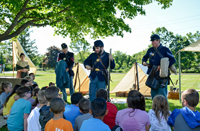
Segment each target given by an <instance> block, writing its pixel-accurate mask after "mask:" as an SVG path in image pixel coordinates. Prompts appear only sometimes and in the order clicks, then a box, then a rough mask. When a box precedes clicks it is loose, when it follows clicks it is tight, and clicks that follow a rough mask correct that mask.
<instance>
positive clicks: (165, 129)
mask: <svg viewBox="0 0 200 131" xmlns="http://www.w3.org/2000/svg"><path fill="white" fill-rule="evenodd" d="M170 113H171V112H170V111H169V105H168V102H167V99H166V98H165V97H164V96H163V95H157V96H155V97H154V98H153V104H152V109H150V110H149V113H148V114H149V118H150V122H151V127H150V131H155V130H159V131H171V128H170V126H169V125H168V124H167V120H168V117H169V115H170Z"/></svg>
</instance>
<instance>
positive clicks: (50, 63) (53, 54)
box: [43, 46, 61, 68]
mask: <svg viewBox="0 0 200 131" xmlns="http://www.w3.org/2000/svg"><path fill="white" fill-rule="evenodd" d="M47 51H48V52H47V53H46V54H45V56H46V57H45V58H44V59H43V64H44V67H45V68H55V67H56V62H57V57H58V53H60V52H61V50H60V49H59V48H58V47H56V46H51V47H49V48H47Z"/></svg>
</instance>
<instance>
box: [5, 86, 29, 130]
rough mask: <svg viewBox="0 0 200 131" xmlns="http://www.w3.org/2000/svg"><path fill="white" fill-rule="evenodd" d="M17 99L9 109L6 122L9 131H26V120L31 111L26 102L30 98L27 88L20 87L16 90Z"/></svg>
mask: <svg viewBox="0 0 200 131" xmlns="http://www.w3.org/2000/svg"><path fill="white" fill-rule="evenodd" d="M17 94H18V95H19V97H20V98H19V99H18V100H17V101H15V103H14V104H13V106H12V107H11V112H10V116H9V117H8V120H7V125H8V129H9V130H10V131H23V130H24V131H27V118H28V115H29V113H30V111H31V103H30V102H29V101H28V100H27V99H28V98H30V97H31V92H30V88H29V87H26V86H24V87H20V88H19V89H17Z"/></svg>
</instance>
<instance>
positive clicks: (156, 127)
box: [148, 109, 171, 131]
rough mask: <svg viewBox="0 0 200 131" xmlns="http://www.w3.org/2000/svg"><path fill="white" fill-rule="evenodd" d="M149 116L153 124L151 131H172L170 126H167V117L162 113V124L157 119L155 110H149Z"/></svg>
mask: <svg viewBox="0 0 200 131" xmlns="http://www.w3.org/2000/svg"><path fill="white" fill-rule="evenodd" d="M148 114H149V118H150V122H151V127H150V130H149V131H171V128H170V126H169V125H168V124H167V121H166V120H165V117H164V116H162V114H161V113H160V122H159V120H158V118H157V117H156V114H155V111H154V110H153V109H151V110H149V113H148ZM170 114H171V112H170Z"/></svg>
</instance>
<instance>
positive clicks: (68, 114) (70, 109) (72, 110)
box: [63, 93, 83, 128]
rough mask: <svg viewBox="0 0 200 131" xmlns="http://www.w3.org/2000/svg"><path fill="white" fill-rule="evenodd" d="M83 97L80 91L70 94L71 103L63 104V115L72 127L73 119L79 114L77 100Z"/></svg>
mask: <svg viewBox="0 0 200 131" xmlns="http://www.w3.org/2000/svg"><path fill="white" fill-rule="evenodd" d="M82 98H83V96H82V94H81V93H74V94H72V96H71V103H72V104H71V105H66V106H65V111H64V113H63V114H64V116H65V119H66V120H68V121H70V122H71V123H72V126H73V128H74V124H75V119H76V117H77V116H79V115H81V113H80V111H79V107H78V105H79V101H80V100H81V99H82Z"/></svg>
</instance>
